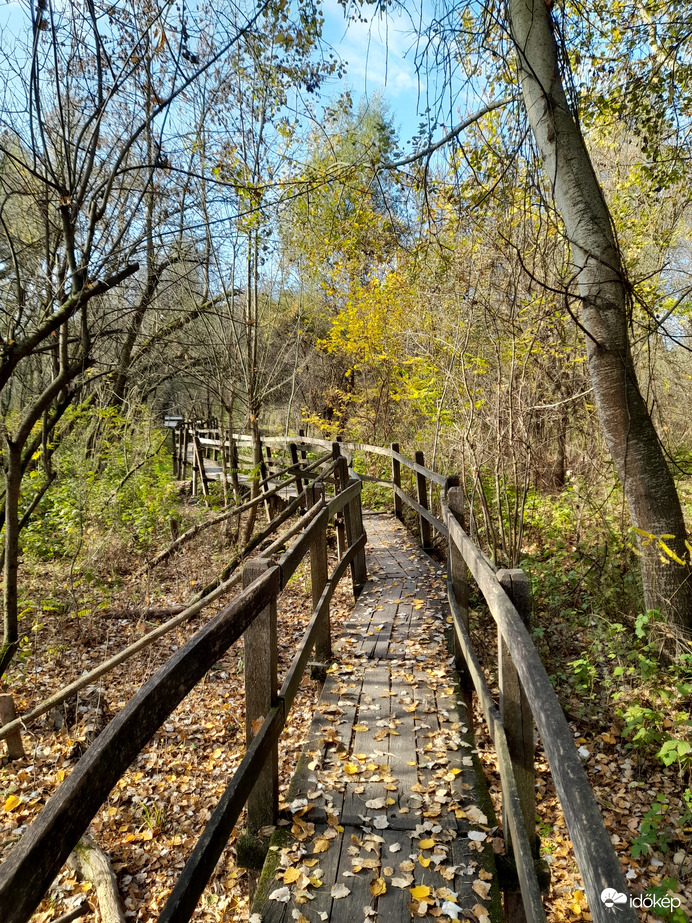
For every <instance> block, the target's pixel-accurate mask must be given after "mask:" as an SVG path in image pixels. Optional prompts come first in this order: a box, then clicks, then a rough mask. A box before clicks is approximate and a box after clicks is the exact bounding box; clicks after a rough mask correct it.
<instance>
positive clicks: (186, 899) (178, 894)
mask: <svg viewBox="0 0 692 923" xmlns="http://www.w3.org/2000/svg"><path fill="white" fill-rule="evenodd" d="M364 546H365V535H362V536H361V537H360V538H359V540H358V542H356V543H355V544H354V545H353V546H352V547H351V548H350V549H349V550H348V552H347V553H346V555H345V556H344V557H343V558H342V559H341V561H340V562H339V564H338V565H337V567H336V568H335V570H334V573H333V575H332V578H331V580H330V581H329V582H328V583H327V585H326V586H325V588H324V590H323V591H322V595H321V597H320V601H319V603H318V604H317V606H316V608H315V610H314V612H313V615H312V619H311V620H310V623H309V625H308V627H307V629H306V630H305V633H304V635H303V641H302V643H301V646H300V650H299V651H298V653H297V654H296V656H295V658H294V660H293V663H292V664H291V667H290V668H289V671H288V674H287V675H286V679H285V680H284V683H283V686H282V687H281V692H280V693H279V695H278V696H277V704H276V705H275V706H273V708H272V709H271V710H270V711H269V713H268V715H267V717H266V718H265V719H264V721H263V722H262V726H261V728H260V730H259V731H258V732H257V734H256V736H255V737H254V739H253V741H252V743H251V744H250V746H249V747H248V750H247V753H246V754H245V756H244V758H243V760H242V762H241V763H240V766H239V767H238V769H237V770H236V771H235V773H234V774H233V778H232V779H231V782H230V783H229V785H228V787H227V788H226V791H225V792H224V794H223V795H222V796H221V799H220V801H219V802H218V804H217V806H216V808H215V809H214V812H213V813H212V816H211V818H210V819H209V821H208V822H207V825H206V827H205V829H204V832H203V833H202V835H201V836H200V838H199V840H198V841H197V843H196V844H195V847H194V849H193V851H192V853H191V855H190V858H189V859H188V861H187V862H186V863H185V866H184V868H183V870H182V872H181V874H180V877H179V878H178V881H177V883H176V885H175V887H174V888H173V891H172V892H171V895H170V897H169V898H168V900H167V901H166V905H165V906H164V908H163V910H162V912H161V914H160V915H159V918H158V923H186V921H187V920H189V919H190V916H191V915H192V912H193V911H194V909H195V907H196V906H197V902H198V901H199V898H200V896H201V895H202V892H203V891H204V888H205V887H206V885H207V882H208V880H209V878H210V877H211V874H212V872H213V870H214V867H215V865H216V863H217V862H218V860H219V858H220V856H221V853H222V852H223V850H224V848H225V846H226V843H227V842H228V838H229V836H230V833H231V831H232V830H233V827H234V825H235V822H236V821H237V819H238V817H239V816H240V812H241V811H242V809H243V806H244V804H245V802H246V801H247V799H248V796H249V794H250V791H251V789H252V786H253V784H254V782H255V779H256V777H257V773H258V770H259V769H260V767H261V766H262V765H263V763H264V761H265V760H266V758H267V756H268V754H269V752H270V750H271V748H272V746H274V745H275V744H276V742H277V740H278V738H279V734H280V733H281V730H282V729H283V727H284V725H285V721H286V715H287V714H288V711H289V710H290V707H291V705H292V703H293V700H294V698H295V695H296V692H297V691H298V686H299V685H300V681H301V679H302V676H303V673H304V671H305V668H306V666H307V665H308V660H309V656H310V652H311V648H312V646H313V644H314V643H315V638H316V635H317V632H318V630H319V628H320V623H321V622H322V621H323V620H324V619H325V618H326V616H327V613H328V610H329V602H330V600H331V598H332V596H333V595H334V591H335V589H336V586H337V584H338V583H339V581H340V580H341V578H342V577H343V575H344V573H345V572H346V568H347V567H348V566H349V565H350V564H351V562H352V561H353V559H354V558H355V556H356V555H357V554H358V553H359V552H360V551H362V549H363V547H364Z"/></svg>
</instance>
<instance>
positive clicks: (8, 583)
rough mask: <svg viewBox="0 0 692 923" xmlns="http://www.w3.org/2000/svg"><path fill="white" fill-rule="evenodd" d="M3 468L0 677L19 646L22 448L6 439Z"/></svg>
mask: <svg viewBox="0 0 692 923" xmlns="http://www.w3.org/2000/svg"><path fill="white" fill-rule="evenodd" d="M5 452H6V459H7V462H6V467H5V485H6V486H5V587H4V599H3V602H4V613H3V639H2V645H0V676H2V675H3V674H4V672H5V670H6V669H7V667H8V666H9V664H10V663H11V661H12V658H13V657H14V654H15V651H16V650H17V647H18V646H19V630H18V615H17V573H18V569H19V491H20V487H21V483H22V447H21V445H20V444H17V443H16V442H14V441H13V440H11V439H10V438H9V437H8V439H7V446H6V449H5Z"/></svg>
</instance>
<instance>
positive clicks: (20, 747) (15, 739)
mask: <svg viewBox="0 0 692 923" xmlns="http://www.w3.org/2000/svg"><path fill="white" fill-rule="evenodd" d="M10 724H12V726H13V730H11V731H8V732H7V733H6V736H5V740H6V742H7V756H8V758H9V759H11V760H21V759H24V756H25V753H24V744H23V743H22V733H21V730H20V727H19V725H18V723H17V712H16V711H15V707H14V699H13V698H12V694H11V693H9V692H4V693H3V694H2V695H0V727H4V726H5V725H10Z"/></svg>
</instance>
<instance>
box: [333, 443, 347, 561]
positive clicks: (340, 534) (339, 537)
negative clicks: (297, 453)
mask: <svg viewBox="0 0 692 923" xmlns="http://www.w3.org/2000/svg"><path fill="white" fill-rule="evenodd" d="M332 458H333V459H334V460H335V461H336V460H337V459H340V458H341V446H340V445H339V443H338V442H332ZM345 461H346V460H345V459H344V462H345ZM343 467H344V466H343V465H341V464H338V465H337V466H336V468H335V469H334V493H335V494H340V493H341V491H342V490H346V481H347V478H346V479H344V473H343ZM334 527H335V529H336V550H337V554H338V556H339V560H341V559H342V558H343V556H344V555H345V554H346V530H345V528H344V517H343V515H342V514H341V513H337V514H336V516H335V517H334Z"/></svg>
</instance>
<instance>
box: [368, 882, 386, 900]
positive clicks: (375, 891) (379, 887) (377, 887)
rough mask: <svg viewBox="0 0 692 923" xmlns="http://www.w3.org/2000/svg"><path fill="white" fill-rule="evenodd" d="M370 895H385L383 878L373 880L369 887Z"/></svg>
mask: <svg viewBox="0 0 692 923" xmlns="http://www.w3.org/2000/svg"><path fill="white" fill-rule="evenodd" d="M370 893H371V894H372V896H373V897H379V896H380V895H381V894H386V893H387V882H386V881H385V880H384V878H375V880H374V881H373V882H372V884H371V885H370Z"/></svg>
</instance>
